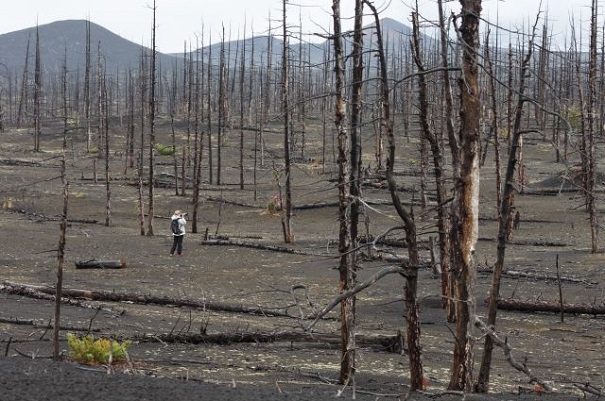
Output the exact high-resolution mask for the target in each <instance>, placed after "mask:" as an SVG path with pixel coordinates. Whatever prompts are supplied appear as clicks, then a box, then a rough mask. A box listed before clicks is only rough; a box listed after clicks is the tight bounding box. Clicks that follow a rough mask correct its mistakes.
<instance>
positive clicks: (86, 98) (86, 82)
mask: <svg viewBox="0 0 605 401" xmlns="http://www.w3.org/2000/svg"><path fill="white" fill-rule="evenodd" d="M84 118H85V119H86V152H87V153H89V152H90V142H91V140H92V132H91V127H90V20H89V19H87V20H86V67H85V70H84Z"/></svg>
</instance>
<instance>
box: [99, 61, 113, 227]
mask: <svg viewBox="0 0 605 401" xmlns="http://www.w3.org/2000/svg"><path fill="white" fill-rule="evenodd" d="M99 77H100V78H101V82H100V89H101V97H100V100H101V118H100V121H101V123H102V124H101V126H100V127H99V132H103V136H104V138H105V143H104V149H105V152H104V153H105V226H107V227H109V225H110V224H111V189H110V182H109V181H110V180H109V100H108V98H107V80H106V75H105V68H102V70H101V71H100V74H99Z"/></svg>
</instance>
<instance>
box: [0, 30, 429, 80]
mask: <svg viewBox="0 0 605 401" xmlns="http://www.w3.org/2000/svg"><path fill="white" fill-rule="evenodd" d="M381 24H382V30H383V35H384V40H385V46H386V48H387V50H388V51H390V52H395V54H400V53H401V50H402V49H405V51H407V49H408V48H409V39H410V37H411V34H412V33H411V28H410V27H408V26H406V25H404V24H402V23H400V22H398V21H396V20H393V19H390V18H384V19H382V20H381ZM38 30H39V34H40V54H41V61H42V68H43V69H44V70H45V71H60V69H61V68H62V66H63V61H64V58H65V57H66V58H67V66H68V69H69V70H70V71H76V70H80V71H83V70H84V68H85V62H86V59H85V57H86V20H66V21H57V22H52V23H50V24H45V25H39V26H38ZM365 31H366V34H365V39H364V47H365V48H366V50H368V49H374V48H375V35H374V32H375V29H374V24H373V23H370V24H368V25H366V27H365ZM90 33H91V63H92V64H93V68H94V67H95V66H96V62H97V61H96V60H97V51H98V50H97V49H99V48H100V51H101V54H102V56H103V58H104V60H105V65H106V68H107V71H108V72H110V74H112V71H114V72H115V71H118V70H125V69H128V68H138V65H139V61H140V56H141V52H142V50H146V52H147V54H149V53H150V51H151V50H149V49H148V48H146V47H144V46H141V45H139V44H136V43H133V42H131V41H129V40H126V39H124V38H122V37H120V36H118V35H116V34H114V33H113V32H111V31H109V30H107V29H105V28H103V27H102V26H100V25H97V24H95V23H93V22H91V23H90ZM268 39H269V37H267V36H257V37H252V38H247V39H246V40H245V42H244V40H232V41H229V42H226V43H225V48H226V51H228V52H229V56H228V57H229V63H230V65H231V67H234V63H235V60H236V57H238V52H241V51H242V49H243V46H244V44H245V46H246V57H247V58H249V57H250V54H251V51H252V48H253V47H254V59H255V60H254V64H255V65H257V66H261V65H266V63H267V51H268V49H269V40H268ZM28 41H29V67H30V71H33V66H34V54H35V46H36V27H31V28H27V29H22V30H19V31H14V32H10V33H6V34H3V35H0V65H4V66H6V67H7V68H8V70H9V71H11V72H13V73H15V72H17V73H18V72H20V71H22V69H23V66H24V65H25V56H26V55H25V52H26V49H27V43H28ZM350 41H351V37H350V35H347V36H346V39H345V46H346V47H345V49H346V51H347V52H348V51H350ZM282 43H283V42H282V40H281V38H280V37H279V36H274V37H272V38H271V48H272V54H273V60H272V63H273V65H274V66H275V65H279V63H280V58H281V51H282ZM431 43H434V40H433V39H432V38H430V37H429V36H426V35H424V44H425V46H431ZM220 47H221V44H220V43H213V44H211V45H208V46H204V47H202V48H199V49H197V51H198V52H200V54H199V56H200V57H203V58H205V59H204V61H205V62H207V59H206V57H207V55H208V52H209V51H211V52H212V60H213V63H217V64H218V60H219V57H220ZM290 50H291V53H292V54H291V58H292V59H293V60H298V59H299V55H298V53H299V51H301V50H302V60H303V62H305V63H306V62H310V63H311V65H316V64H321V63H322V62H323V58H324V54H327V52H328V50H330V51H332V43H331V42H330V41H329V40H325V41H319V42H317V43H305V44H303V45H302V46H299V44H298V43H296V42H294V41H293V42H292V43H291V44H290ZM182 58H183V54H182V53H181V54H177V53H175V54H162V53H158V63H160V65H161V66H162V68H163V69H164V70H166V69H170V68H171V67H172V66H173V65H175V63H176V62H177V61H178V60H182ZM194 59H195V56H194ZM246 64H249V61H247V62H246Z"/></svg>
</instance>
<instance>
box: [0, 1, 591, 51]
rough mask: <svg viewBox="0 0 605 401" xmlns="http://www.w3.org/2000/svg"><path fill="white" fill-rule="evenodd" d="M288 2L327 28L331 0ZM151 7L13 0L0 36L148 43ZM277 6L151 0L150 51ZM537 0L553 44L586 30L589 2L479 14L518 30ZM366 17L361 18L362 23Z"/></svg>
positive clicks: (238, 25)
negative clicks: (71, 25)
mask: <svg viewBox="0 0 605 401" xmlns="http://www.w3.org/2000/svg"><path fill="white" fill-rule="evenodd" d="M414 1H415V0H375V2H374V4H375V5H376V6H377V8H378V9H381V10H384V12H383V13H382V14H381V15H382V16H383V17H390V18H393V19H397V20H399V21H402V22H404V23H407V21H408V19H409V15H410V11H411V8H410V4H413V3H414ZM6 3H8V2H6ZM288 3H289V4H291V5H290V6H289V12H288V18H289V20H290V25H294V24H296V25H298V22H299V21H302V26H303V29H302V30H303V32H307V33H314V32H322V31H325V30H327V29H329V26H330V25H329V24H330V14H329V13H330V11H331V8H330V6H331V4H332V1H331V0H289V1H288ZM418 3H419V7H420V12H421V14H423V15H425V16H426V17H427V18H433V17H434V16H435V15H436V5H435V4H436V3H435V0H418ZM152 4H153V0H58V1H52V0H16V1H11V2H10V3H8V4H5V5H4V6H3V8H2V17H1V18H0V21H1V22H0V34H2V33H7V32H12V31H16V30H19V29H24V28H29V27H31V26H35V25H36V23H38V24H39V25H42V24H46V23H49V22H53V21H60V20H67V19H87V18H89V19H90V20H91V21H92V22H94V23H97V24H99V25H101V26H103V27H105V28H107V29H109V30H110V31H112V32H113V33H116V34H118V35H120V36H122V37H124V38H126V39H128V40H131V41H133V42H135V43H138V44H143V45H146V46H149V45H150V43H151V34H150V32H151V25H152V11H151V5H152ZM281 4H282V0H156V6H157V16H156V18H157V38H156V40H157V47H158V50H159V51H161V52H165V53H173V52H180V51H182V49H183V42H184V41H191V42H195V38H196V35H199V34H201V32H202V26H203V27H204V29H203V30H204V32H205V38H206V39H205V40H207V38H208V33H211V34H212V37H213V42H215V41H217V40H218V38H219V37H220V34H221V31H222V29H221V26H222V25H223V24H224V26H225V31H226V32H227V35H228V34H229V30H230V31H231V39H236V38H237V36H238V32H239V34H240V35H242V36H243V34H244V23H246V32H245V33H246V36H247V37H250V36H251V35H252V33H254V34H263V33H266V31H267V29H268V27H269V20H270V19H271V20H273V21H272V22H271V25H272V26H273V27H274V28H275V27H277V26H278V25H279V24H280V22H279V20H280V18H281ZM353 4H354V2H353V0H341V12H342V14H343V16H347V15H350V14H352V10H353ZM446 4H447V5H448V6H449V7H451V8H452V10H453V11H454V12H458V11H459V10H460V3H459V2H458V1H450V2H449V3H446ZM540 4H541V6H542V11H543V12H544V14H543V15H548V18H549V20H550V21H552V26H553V28H554V29H553V31H554V34H555V35H556V37H557V38H559V39H558V40H560V42H561V43H563V41H562V38H563V37H568V38H569V36H570V34H569V30H568V29H569V28H568V27H569V26H570V24H569V21H570V18H572V16H573V18H574V21H575V24H576V29H577V30H579V29H580V27H583V28H584V30H586V29H587V28H588V26H589V25H588V24H589V16H590V9H589V6H590V0H542V1H540V0H484V1H483V13H482V15H483V16H484V17H485V18H487V19H489V20H490V21H492V22H495V21H496V20H498V21H499V22H500V24H501V25H503V26H505V27H507V28H509V27H510V28H519V29H522V28H523V27H524V26H525V27H526V26H528V24H530V23H533V21H534V19H535V16H536V14H537V13H538V11H539V10H540ZM295 5H297V6H295ZM298 6H300V7H298ZM366 9H367V8H366ZM601 15H602V14H601ZM371 21H372V20H371V19H370V18H369V17H368V18H366V19H365V20H364V24H368V23H370V22H371ZM601 24H602V22H601ZM347 27H348V26H347V24H346V23H345V28H347ZM525 30H526V31H527V29H525ZM227 39H229V38H227ZM311 39H312V38H311Z"/></svg>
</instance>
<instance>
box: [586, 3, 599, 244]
mask: <svg viewBox="0 0 605 401" xmlns="http://www.w3.org/2000/svg"><path fill="white" fill-rule="evenodd" d="M598 5H599V2H598V1H597V0H592V2H591V19H590V59H589V69H588V105H587V106H588V107H587V108H588V124H587V125H588V129H587V130H586V132H585V135H586V161H587V163H586V166H585V170H586V205H587V207H588V218H589V221H590V238H591V242H590V244H591V246H590V250H591V252H592V253H597V252H599V216H598V211H597V200H596V194H595V190H596V184H595V181H596V170H597V166H596V164H597V158H596V156H595V133H596V130H597V122H598V121H597V120H598V115H599V113H598V109H597V96H598V92H597V79H598V77H597V61H598V54H597V46H598V42H597V24H598V21H597V19H598V12H599V10H598Z"/></svg>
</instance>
